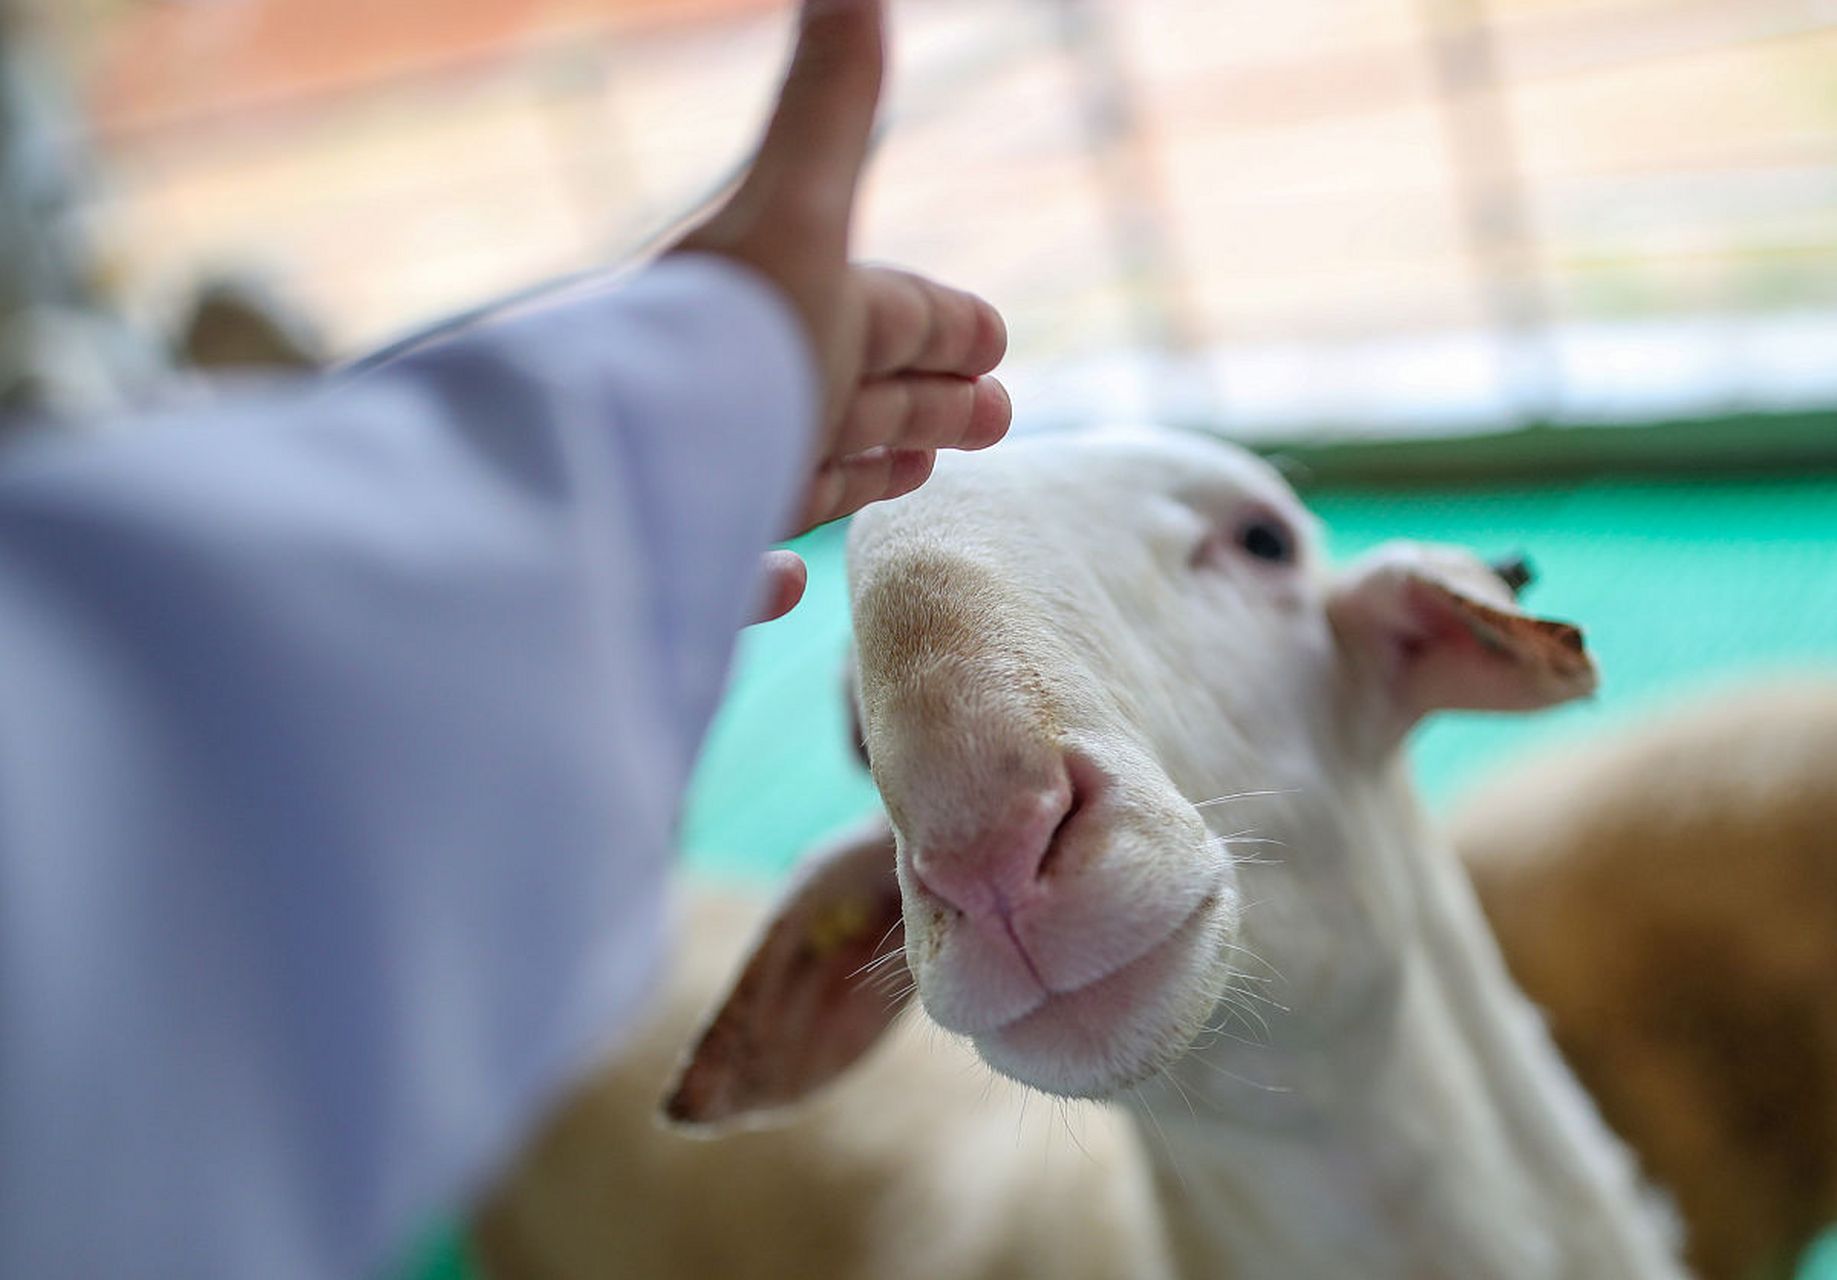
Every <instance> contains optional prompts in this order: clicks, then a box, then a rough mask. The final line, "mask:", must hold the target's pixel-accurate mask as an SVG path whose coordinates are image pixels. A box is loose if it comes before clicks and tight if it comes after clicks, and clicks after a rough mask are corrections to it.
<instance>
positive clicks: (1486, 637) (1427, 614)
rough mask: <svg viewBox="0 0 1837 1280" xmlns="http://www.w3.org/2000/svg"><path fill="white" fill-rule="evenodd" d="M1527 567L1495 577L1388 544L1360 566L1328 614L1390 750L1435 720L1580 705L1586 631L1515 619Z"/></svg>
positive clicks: (1459, 555) (1454, 558)
mask: <svg viewBox="0 0 1837 1280" xmlns="http://www.w3.org/2000/svg"><path fill="white" fill-rule="evenodd" d="M1527 577H1528V570H1527V569H1526V567H1525V566H1524V564H1523V562H1522V561H1518V562H1516V563H1515V564H1514V565H1512V566H1510V567H1507V568H1501V569H1493V568H1489V567H1488V566H1487V565H1485V564H1484V563H1482V562H1481V561H1480V560H1479V559H1478V558H1477V557H1474V556H1471V555H1469V554H1467V553H1466V552H1464V551H1457V550H1455V549H1454V548H1451V547H1433V546H1426V545H1423V544H1420V543H1408V542H1397V543H1390V544H1388V545H1386V546H1384V547H1381V548H1379V549H1378V550H1377V551H1374V552H1372V553H1371V554H1370V555H1368V556H1366V557H1365V558H1364V559H1362V560H1359V561H1357V562H1355V563H1354V564H1353V565H1351V566H1350V567H1349V568H1348V569H1347V570H1346V571H1345V573H1344V574H1343V575H1342V576H1341V578H1340V580H1339V582H1338V583H1337V584H1336V585H1335V586H1334V589H1333V593H1332V597H1331V600H1330V602H1329V604H1328V606H1327V612H1328V616H1329V617H1330V618H1331V619H1332V622H1333V629H1334V633H1335V635H1336V637H1337V638H1338V641H1339V644H1340V647H1341V650H1342V652H1343V653H1344V656H1345V658H1346V661H1347V663H1348V665H1349V667H1350V669H1351V670H1352V672H1353V678H1354V682H1355V687H1356V688H1357V689H1358V695H1359V697H1360V700H1361V702H1362V703H1363V704H1364V705H1366V706H1374V707H1375V708H1376V714H1377V716H1378V718H1379V720H1380V722H1381V723H1380V724H1379V725H1378V726H1377V730H1378V732H1379V734H1380V736H1381V737H1385V738H1389V739H1391V740H1394V738H1395V737H1396V736H1400V735H1401V734H1402V733H1403V732H1404V731H1405V730H1407V729H1408V728H1409V727H1410V726H1411V725H1412V724H1414V723H1415V722H1416V721H1417V720H1419V719H1421V718H1422V717H1423V716H1424V715H1426V714H1428V713H1429V712H1431V711H1436V710H1440V709H1443V708H1454V707H1464V708H1469V709H1473V710H1485V711H1531V710H1535V709H1537V708H1539V707H1549V706H1554V705H1556V704H1557V703H1559V702H1568V701H1569V700H1570V699H1572V698H1580V697H1584V696H1586V695H1587V694H1590V693H1593V692H1594V689H1595V667H1594V663H1593V662H1592V661H1590V660H1589V657H1588V652H1587V650H1586V649H1585V648H1584V646H1583V643H1582V633H1581V631H1580V630H1578V629H1577V628H1576V627H1574V626H1571V625H1570V624H1569V623H1567V622H1554V621H1551V620H1550V619H1547V618H1534V617H1531V616H1530V615H1528V614H1526V613H1524V612H1522V611H1521V610H1520V609H1519V608H1518V606H1517V603H1516V601H1515V600H1514V599H1513V593H1514V590H1515V588H1516V587H1518V586H1521V585H1523V582H1524V581H1525V579H1526V578H1527Z"/></svg>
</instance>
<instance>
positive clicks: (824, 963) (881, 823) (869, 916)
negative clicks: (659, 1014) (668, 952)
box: [663, 819, 911, 1126]
mask: <svg viewBox="0 0 1837 1280" xmlns="http://www.w3.org/2000/svg"><path fill="white" fill-rule="evenodd" d="M904 945H905V928H904V926H903V924H902V923H901V916H900V901H899V881H898V879H897V878H896V875H895V872H894V867H893V834H892V832H891V830H890V829H889V828H888V826H887V824H886V820H885V819H876V820H875V822H874V823H873V824H872V825H871V826H870V827H868V828H866V829H863V830H861V831H857V832H855V833H854V834H852V835H849V836H845V837H843V838H842V839H840V840H838V841H837V842H836V843H835V844H832V845H830V846H828V847H827V848H825V849H824V850H822V851H821V852H819V853H817V854H815V855H813V856H812V857H811V858H810V860H809V862H808V863H807V864H806V865H805V867H804V870H803V872H802V873H801V874H800V876H799V877H798V880H797V882H796V883H795V884H794V885H793V886H792V887H791V888H790V890H789V891H787V893H786V894H785V896H784V898H783V900H782V901H780V903H779V904H778V907H777V909H776V910H775V911H774V912H773V914H772V917H771V919H770V920H769V921H768V922H767V924H766V926H765V930H764V932H763V933H762V934H761V935H760V936H759V938H758V940H757V941H756V942H755V943H754V945H753V948H752V950H751V951H750V952H749V953H748V955H747V959H746V962H745V964H744V966H743V967H742V968H741V970H740V976H739V977H738V978H737V979H736V980H735V981H734V984H733V987H732V989H731V990H729V991H728V993H727V996H726V998H725V999H723V1000H722V1001H721V1003H720V1005H719V1006H718V1007H717V1008H716V1009H715V1011H714V1014H713V1016H712V1017H711V1018H710V1019H709V1021H708V1023H707V1025H706V1026H705V1027H704V1028H703V1030H702V1032H701V1035H700V1036H699V1037H697V1039H696V1042H695V1045H694V1047H693V1048H691V1049H690V1051H689V1054H688V1057H687V1059H686V1060H685V1061H684V1063H683V1065H682V1067H681V1069H680V1070H679V1072H678V1073H677V1077H676V1080H675V1082H674V1084H673V1085H672V1086H671V1088H670V1091H669V1093H668V1095H667V1096H666V1097H665V1099H664V1103H663V1114H664V1116H665V1118H666V1119H668V1120H670V1121H672V1122H674V1123H676V1124H680V1125H706V1126H717V1125H724V1124H729V1123H732V1122H735V1121H741V1120H745V1119H748V1118H750V1117H754V1116H756V1115H758V1114H759V1113H760V1112H765V1111H771V1110H774V1109H776V1108H779V1107H784V1106H788V1105H790V1104H791V1103H794V1102H797V1101H799V1100H800V1099H802V1098H803V1097H804V1096H805V1095H807V1094H809V1093H810V1092H812V1091H813V1090H815V1089H818V1088H820V1087H822V1086H823V1085H825V1084H827V1083H829V1081H831V1080H833V1079H834V1078H835V1077H837V1076H838V1075H840V1074H842V1072H844V1071H846V1070H847V1069H848V1068H849V1067H851V1066H853V1065H854V1063H855V1062H856V1061H857V1060H858V1059H859V1058H860V1057H861V1055H862V1054H864V1053H866V1052H867V1051H868V1049H870V1048H871V1047H872V1046H873V1044H874V1042H875V1041H876V1040H878V1039H879V1038H880V1036H881V1034H882V1033H883V1032H884V1031H886V1029H887V1028H888V1027H889V1026H891V1025H892V1023H893V1020H894V1019H895V1018H896V1017H897V1016H898V1015H899V1012H900V1010H901V1009H902V1008H904V1007H905V1004H906V1002H907V1000H908V999H910V994H909V988H910V986H911V983H910V981H909V979H908V978H907V975H906V964H905V960H904V959H903V956H904V951H903V947H904Z"/></svg>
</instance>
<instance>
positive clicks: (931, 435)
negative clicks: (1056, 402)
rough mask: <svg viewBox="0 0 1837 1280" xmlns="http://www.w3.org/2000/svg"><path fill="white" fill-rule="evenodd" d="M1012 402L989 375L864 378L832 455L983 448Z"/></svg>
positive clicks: (1000, 429) (998, 433)
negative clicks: (877, 450)
mask: <svg viewBox="0 0 1837 1280" xmlns="http://www.w3.org/2000/svg"><path fill="white" fill-rule="evenodd" d="M1013 416H1014V410H1013V405H1012V404H1011V403H1010V402H1009V400H1008V392H1007V388H1005V387H1003V386H1002V385H1001V383H1000V382H998V381H996V380H995V379H994V378H992V377H982V378H953V377H949V376H947V375H944V374H926V373H918V374H906V375H903V376H900V377H893V378H880V379H876V380H875V381H873V382H868V383H864V384H863V385H862V386H861V387H860V388H859V389H858V390H857V391H856V392H855V396H854V399H853V400H852V401H850V402H849V405H848V408H847V410H846V411H845V412H844V414H843V417H842V426H841V430H840V432H839V433H838V435H837V437H836V444H835V446H834V448H833V453H834V455H835V456H837V457H846V456H847V455H849V454H854V453H860V452H861V451H863V450H864V449H872V448H875V447H876V446H889V447H893V448H899V449H966V450H968V449H986V448H988V447H989V446H990V445H992V444H994V443H995V442H996V441H997V440H1000V439H1001V438H1002V437H1003V436H1004V435H1006V434H1007V432H1008V424H1009V422H1010V421H1011V420H1012V419H1013Z"/></svg>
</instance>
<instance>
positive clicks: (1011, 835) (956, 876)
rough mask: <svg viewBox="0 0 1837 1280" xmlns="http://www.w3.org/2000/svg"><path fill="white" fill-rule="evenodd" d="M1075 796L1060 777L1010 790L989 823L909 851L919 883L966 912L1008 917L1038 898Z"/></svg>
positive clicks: (1069, 784) (1068, 781)
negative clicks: (1040, 786)
mask: <svg viewBox="0 0 1837 1280" xmlns="http://www.w3.org/2000/svg"><path fill="white" fill-rule="evenodd" d="M1076 798H1077V797H1076V796H1075V794H1074V793H1073V790H1072V785H1071V782H1070V780H1069V779H1068V778H1065V777H1064V776H1061V778H1060V780H1059V782H1058V784H1057V785H1056V786H1054V787H1051V788H1049V789H1047V790H1044V791H1031V790H1022V791H1016V792H1013V793H1011V795H1010V796H1009V797H1007V798H1006V799H1005V803H1003V804H1002V805H1001V807H1000V808H999V810H998V811H997V816H996V818H995V820H994V821H993V822H990V823H988V824H987V825H985V826H983V827H982V829H981V830H980V831H978V832H977V834H976V835H975V836H973V837H972V838H970V839H967V840H954V841H951V842H949V843H943V844H932V845H930V846H929V847H926V846H921V847H919V848H916V849H914V850H913V854H912V869H913V871H915V872H916V873H917V874H918V878H919V882H920V883H921V884H923V885H924V886H925V888H926V889H928V890H930V891H931V892H932V893H933V894H935V895H936V896H937V897H939V898H942V899H943V900H944V901H945V902H947V903H949V904H950V905H951V906H953V907H955V908H957V909H958V910H959V911H961V912H963V913H964V914H965V915H967V916H971V917H982V916H995V915H999V916H1004V917H1005V916H1007V915H1009V914H1010V913H1011V912H1013V911H1014V910H1017V909H1018V908H1020V907H1022V906H1024V905H1025V904H1026V903H1028V902H1029V901H1031V900H1032V899H1034V898H1036V897H1038V896H1039V895H1040V893H1041V892H1042V891H1043V889H1042V885H1041V883H1040V881H1041V877H1042V875H1043V874H1044V872H1045V870H1046V866H1047V859H1048V855H1049V854H1050V853H1051V852H1052V848H1053V838H1054V836H1055V835H1056V834H1057V833H1058V831H1059V828H1060V826H1061V825H1062V824H1063V823H1064V821H1065V819H1066V817H1067V815H1068V814H1070V813H1071V811H1072V809H1073V807H1074V805H1075V802H1076Z"/></svg>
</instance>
